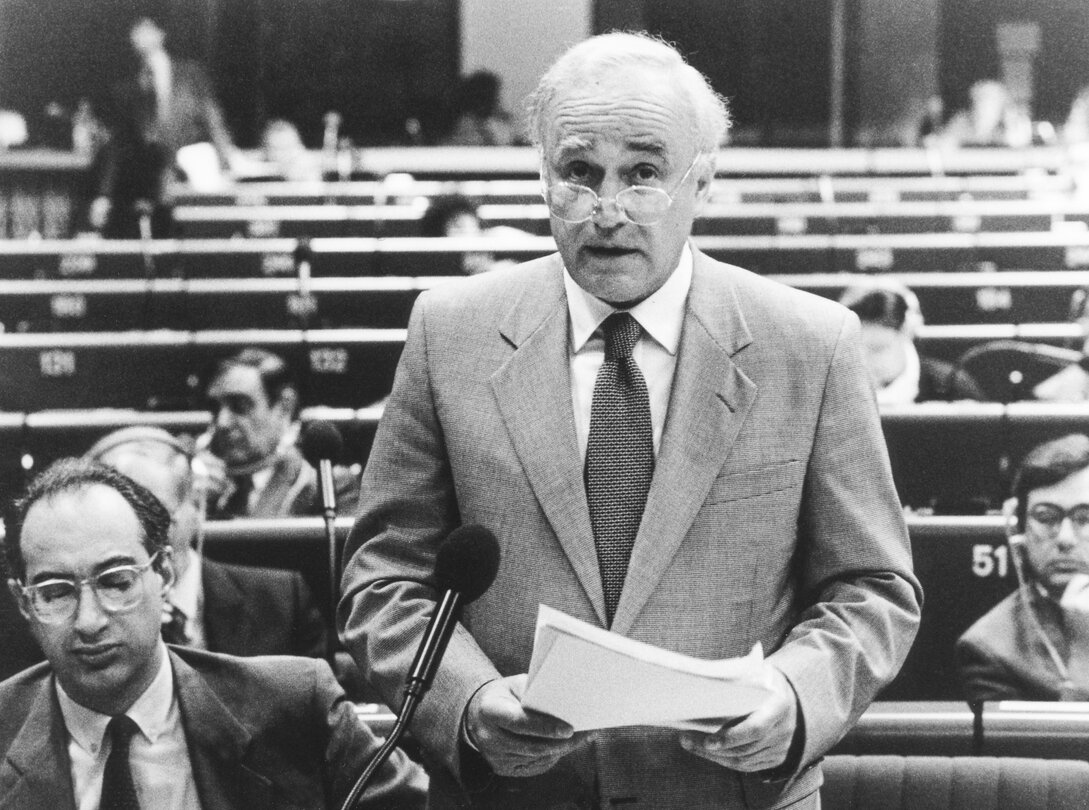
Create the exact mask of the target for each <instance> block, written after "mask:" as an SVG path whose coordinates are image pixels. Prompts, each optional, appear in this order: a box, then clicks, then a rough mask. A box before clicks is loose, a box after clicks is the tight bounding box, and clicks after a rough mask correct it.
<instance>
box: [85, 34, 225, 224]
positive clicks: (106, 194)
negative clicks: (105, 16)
mask: <svg viewBox="0 0 1089 810" xmlns="http://www.w3.org/2000/svg"><path fill="white" fill-rule="evenodd" d="M129 38H130V41H131V43H132V49H133V52H134V54H135V56H136V68H135V70H134V72H133V74H132V75H130V76H129V77H128V78H126V79H125V80H124V81H123V82H122V83H121V84H120V85H118V86H117V87H116V88H114V91H113V94H112V102H113V109H112V110H110V111H109V114H108V115H107V116H106V118H107V124H108V125H109V127H110V130H111V138H110V142H109V143H108V144H107V146H106V148H105V149H104V150H103V155H102V164H101V176H100V179H99V187H98V196H97V197H96V198H95V199H94V201H93V202H92V203H91V208H90V214H89V219H90V224H91V226H92V227H93V228H95V229H96V230H100V231H102V232H103V233H104V234H105V235H106V236H111V237H117V238H137V237H139V236H140V235H141V233H140V225H141V222H140V217H141V215H146V216H149V217H150V224H151V231H152V235H154V236H155V237H162V236H168V235H170V231H171V226H172V219H171V211H170V194H171V191H170V186H171V184H172V182H173V181H174V180H175V179H176V178H179V177H180V176H181V174H180V170H179V169H178V166H177V163H178V158H179V151H180V150H182V149H183V148H189V153H188V154H189V155H190V156H191V157H192V158H193V160H191V162H190V165H191V167H196V166H202V167H203V168H204V169H205V170H210V173H216V174H220V175H221V174H222V173H224V172H227V171H229V168H230V160H231V154H232V151H233V147H232V145H231V140H230V136H229V135H228V132H227V128H226V126H225V124H224V123H223V116H222V114H221V113H220V109H219V106H218V104H217V103H216V100H215V96H214V94H213V92H212V86H211V83H210V82H209V80H208V78H207V76H206V75H205V73H204V71H203V69H202V68H201V67H200V66H199V65H197V64H196V63H194V62H191V61H188V60H184V59H176V58H174V57H172V56H171V55H170V54H169V53H167V51H166V48H165V39H166V35H165V34H164V32H163V29H162V28H161V27H159V25H158V24H156V23H155V22H154V21H153V20H151V19H149V18H147V17H143V18H141V19H139V20H137V21H136V23H135V24H134V25H133V26H132V29H131V30H130V37H129ZM194 147H195V148H194ZM208 154H210V155H211V156H212V159H211V160H210V161H205V160H202V159H201V157H202V156H205V155H208ZM209 163H210V164H211V165H208V164H209ZM194 172H195V169H194V168H191V173H194ZM190 179H191V180H193V179H195V178H193V177H190ZM145 212H146V213H145Z"/></svg>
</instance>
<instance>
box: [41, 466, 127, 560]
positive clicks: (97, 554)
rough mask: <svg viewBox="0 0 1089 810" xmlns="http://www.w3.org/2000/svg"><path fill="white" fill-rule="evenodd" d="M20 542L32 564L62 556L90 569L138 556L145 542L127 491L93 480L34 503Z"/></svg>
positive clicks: (59, 558) (58, 558)
mask: <svg viewBox="0 0 1089 810" xmlns="http://www.w3.org/2000/svg"><path fill="white" fill-rule="evenodd" d="M20 546H21V551H22V553H23V557H24V559H25V560H26V563H27V567H28V569H30V568H33V567H35V565H36V564H37V563H38V562H39V561H41V562H49V561H54V562H55V561H57V560H70V561H71V562H72V564H73V566H74V567H75V568H79V569H84V568H91V567H97V566H98V564H99V563H100V562H102V561H105V560H111V559H115V558H117V557H119V556H127V557H135V556H136V555H137V554H138V553H139V550H140V549H142V548H143V547H144V543H143V539H142V534H141V528H140V521H139V518H137V516H136V512H135V511H134V510H133V508H132V506H131V505H130V504H129V503H128V501H126V500H125V498H124V497H123V496H122V495H121V493H119V492H118V491H117V490H115V489H113V488H112V487H109V486H106V485H105V484H92V485H90V486H88V487H81V488H78V489H67V490H63V491H61V492H57V493H55V494H53V495H50V496H47V497H45V498H42V499H40V500H38V501H35V502H34V503H33V504H31V506H30V508H29V509H28V510H27V514H26V519H25V520H24V521H23V531H22V537H21V541H20Z"/></svg>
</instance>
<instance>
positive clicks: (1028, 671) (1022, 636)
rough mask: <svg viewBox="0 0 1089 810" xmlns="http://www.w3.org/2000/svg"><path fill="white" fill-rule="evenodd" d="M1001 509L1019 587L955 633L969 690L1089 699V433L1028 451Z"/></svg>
mask: <svg viewBox="0 0 1089 810" xmlns="http://www.w3.org/2000/svg"><path fill="white" fill-rule="evenodd" d="M1007 512H1008V513H1009V514H1008V518H1009V521H1010V524H1009V527H1010V538H1009V543H1010V554H1011V556H1012V558H1013V562H1014V568H1015V570H1016V572H1017V577H1018V587H1017V590H1016V591H1014V592H1013V593H1012V594H1010V595H1009V596H1007V597H1006V598H1005V599H1004V600H1002V601H1001V602H999V603H998V604H997V605H996V606H995V607H994V608H992V609H991V610H990V611H989V612H988V613H987V614H986V615H984V616H983V617H982V618H981V619H980V620H979V621H977V622H976V623H975V624H973V625H972V626H971V627H970V628H968V630H967V632H965V633H964V635H962V636H961V637H960V639H959V640H958V641H957V647H956V651H957V666H958V668H959V670H960V676H961V681H962V684H963V687H964V692H965V696H966V697H967V698H968V700H970V701H977V700H1089V436H1085V435H1082V434H1071V435H1069V436H1064V437H1062V438H1060V439H1055V440H1053V441H1049V442H1046V443H1045V444H1041V445H1039V446H1038V447H1036V448H1035V449H1033V450H1032V451H1030V452H1029V453H1028V455H1026V456H1025V458H1024V460H1023V461H1022V462H1021V466H1020V467H1019V468H1018V470H1017V473H1016V476H1015V477H1014V483H1013V498H1012V499H1011V501H1010V504H1009V508H1008V509H1007Z"/></svg>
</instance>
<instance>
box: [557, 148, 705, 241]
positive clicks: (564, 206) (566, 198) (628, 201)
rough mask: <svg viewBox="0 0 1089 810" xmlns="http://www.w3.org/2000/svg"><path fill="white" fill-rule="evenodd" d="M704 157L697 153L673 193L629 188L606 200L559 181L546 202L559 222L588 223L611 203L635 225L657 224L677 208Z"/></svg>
mask: <svg viewBox="0 0 1089 810" xmlns="http://www.w3.org/2000/svg"><path fill="white" fill-rule="evenodd" d="M701 157H703V152H699V153H697V154H696V156H695V157H694V158H693V159H692V162H691V163H690V164H689V165H688V168H687V169H685V172H684V175H682V176H681V179H680V180H678V181H677V184H676V185H675V186H673V190H672V191H666V190H665V189H661V188H655V187H654V186H628V187H627V188H626V189H624V190H623V191H619V192H617V194H616V196H615V197H613V198H611V199H609V198H606V199H604V200H603V199H601V197H599V196H598V195H597V192H595V191H594V190H593V189H592V188H588V187H587V186H583V185H579V184H578V183H569V182H567V181H566V180H559V181H557V182H555V183H552V184H551V185H549V186H548V187H547V188H546V189H545V193H544V198H545V202H546V203H548V210H549V211H551V212H552V215H553V216H554V217H556V219H560V220H562V221H564V222H570V223H572V224H578V223H579V222H585V221H586V220H588V219H590V218H591V217H593V216H594V214H596V213H597V212H598V211H601V210H602V209H604V207H605V205H606V204H607V203H609V202H612V203H614V204H615V205H616V207H617V209H618V210H619V211H620V212H621V213H622V214H623V215H624V216H625V217H626V218H627V219H628V220H629V221H630V222H632V223H633V224H635V225H657V224H658V223H659V222H661V221H662V218H663V217H665V215H666V212H667V211H669V209H670V206H672V205H673V198H674V197H675V196H676V195H677V192H678V191H679V190H680V188H681V186H683V185H684V183H685V181H686V180H688V176H689V175H690V174H691V173H692V169H694V168H695V166H696V163H697V162H698V161H699V159H700V158H701Z"/></svg>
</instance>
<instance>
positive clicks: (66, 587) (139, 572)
mask: <svg viewBox="0 0 1089 810" xmlns="http://www.w3.org/2000/svg"><path fill="white" fill-rule="evenodd" d="M165 554H169V552H165ZM160 555H164V550H162V549H160V550H159V551H156V552H155V553H154V554H152V555H151V559H150V560H148V561H147V562H146V563H143V564H141V565H118V566H116V567H114V568H108V569H106V570H105V571H100V572H98V573H97V574H94V575H93V576H89V577H85V578H83V579H78V580H77V579H47V580H45V581H43V582H36V583H34V584H33V585H23V584H22V583H20V589H21V590H22V593H23V598H24V599H25V600H26V603H27V605H29V606H30V610H31V611H33V613H34V616H35V617H36V618H37V619H38V621H40V622H41V623H42V624H60V623H61V622H64V621H67V620H68V619H70V618H71V617H72V616H73V615H75V612H76V609H77V608H78V607H79V600H80V598H81V594H82V593H83V586H84V585H89V586H90V588H91V591H92V592H93V593H94V595H95V598H96V599H97V600H98V604H99V605H101V606H102V609H103V610H104V611H105V612H106V613H123V612H125V611H126V610H132V609H133V608H134V607H136V606H137V605H138V604H140V600H141V599H143V597H144V584H143V582H144V581H143V574H144V572H145V571H147V570H148V569H149V568H151V566H153V565H154V564H155V561H156V560H157V559H158V558H159V556H160Z"/></svg>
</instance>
